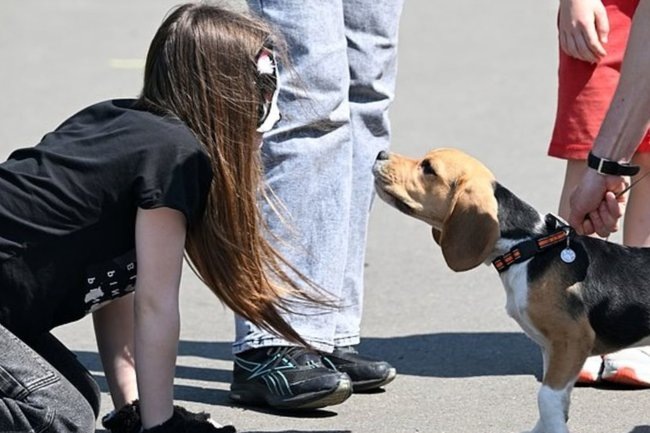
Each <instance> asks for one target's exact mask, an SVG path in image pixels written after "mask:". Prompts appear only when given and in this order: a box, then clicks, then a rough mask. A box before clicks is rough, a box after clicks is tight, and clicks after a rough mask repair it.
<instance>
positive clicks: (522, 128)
mask: <svg viewBox="0 0 650 433" xmlns="http://www.w3.org/2000/svg"><path fill="white" fill-rule="evenodd" d="M306 1H316V0H306ZM176 3H177V2H176V1H170V0H138V1H129V0H112V1H99V0H31V1H24V0H2V2H0V52H1V54H2V56H1V57H0V159H4V158H6V156H7V155H8V154H9V152H10V151H11V150H13V149H15V148H19V147H24V146H30V145H33V144H35V143H37V142H38V141H39V139H40V137H41V136H42V135H43V134H44V133H46V132H48V131H49V130H51V129H53V128H54V127H56V126H57V125H58V124H59V123H60V122H61V121H62V120H63V119H65V118H66V117H67V116H68V115H70V114H72V113H73V112H75V111H77V110H78V109H80V108H82V107H84V106H86V105H89V104H91V103H93V102H96V101H98V100H101V99H108V98H115V97H131V96H135V95H136V94H137V93H138V91H139V87H140V84H141V75H142V67H143V61H144V60H143V59H144V56H145V53H146V49H147V46H148V44H149V41H150V40H151V37H152V36H153V33H154V31H155V29H156V28H157V26H158V25H159V24H160V22H161V20H162V18H163V16H164V14H165V13H166V12H167V11H168V10H169V8H170V7H171V6H173V5H174V4H176ZM231 3H232V0H231ZM233 4H234V5H235V6H236V7H242V4H241V3H239V2H237V3H233ZM556 7H557V4H556V2H549V1H539V0H499V1H485V0H462V1H445V2H443V1H437V0H409V1H406V5H405V8H404V13H403V16H402V24H401V33H400V38H401V40H400V50H401V51H400V59H399V76H398V86H397V98H396V100H395V103H394V105H393V107H392V110H391V118H392V126H393V145H392V150H393V151H395V152H399V153H403V154H407V155H411V156H419V155H422V154H424V153H425V152H426V151H427V150H429V149H430V148H433V147H457V148H460V149H463V150H465V151H467V152H469V153H470V154H473V155H474V156H476V157H477V158H479V159H480V160H481V161H483V162H484V163H485V164H486V165H487V166H488V167H490V168H491V169H492V171H493V172H494V173H495V174H496V176H497V178H498V180H499V181H500V182H501V183H503V184H504V185H506V186H507V187H509V188H510V189H511V190H512V191H513V192H515V193H516V194H517V195H519V196H520V197H522V198H523V199H525V200H526V201H528V202H529V203H531V204H532V205H534V206H535V207H536V208H538V209H539V210H540V211H542V212H555V211H556V208H557V202H558V199H559V191H560V187H561V184H562V178H563V170H564V165H563V163H562V162H561V161H558V160H554V159H551V158H549V157H547V156H546V147H547V143H548V140H549V137H550V134H551V131H552V126H553V119H554V115H555V98H556V85H557V73H556V70H557V43H556V27H555V26H556ZM0 199H1V197H0ZM366 261H367V267H366V283H367V295H366V301H365V314H364V322H363V337H364V338H363V343H362V345H361V349H362V350H363V352H364V353H367V354H369V355H373V356H376V357H379V358H383V359H386V360H388V361H390V362H391V363H392V364H394V365H395V367H397V370H398V377H397V379H396V380H395V381H394V382H393V383H391V384H390V385H389V386H387V387H386V389H385V390H384V391H381V392H376V393H371V394H359V395H357V394H355V395H353V396H352V397H351V398H350V399H349V400H348V401H347V402H345V403H343V404H342V405H339V406H334V407H331V408H327V409H324V410H320V411H315V412H313V413H309V414H276V413H273V412H269V411H265V410H260V409H256V408H250V407H238V406H235V405H233V404H231V402H230V401H229V400H228V387H229V383H230V378H231V369H232V356H231V351H230V343H231V339H232V337H233V335H234V326H233V318H232V313H231V312H230V311H228V310H227V309H225V308H224V307H222V306H221V304H220V303H219V302H218V301H217V300H216V299H215V298H214V297H213V296H212V295H211V294H210V292H209V291H208V290H207V289H206V288H205V287H203V286H202V285H201V283H200V282H199V281H198V280H197V279H196V277H194V276H193V275H192V274H191V272H189V270H188V271H187V272H185V275H184V277H183V288H182V291H181V293H182V295H181V296H182V331H181V333H182V335H181V339H182V341H181V344H180V348H179V358H178V369H177V376H176V377H177V379H176V386H175V396H176V399H177V402H179V403H180V404H183V405H186V406H187V407H189V408H192V409H195V410H205V411H208V412H210V413H211V414H212V415H213V417H214V418H215V419H217V420H218V421H220V422H222V423H233V424H234V425H235V426H237V428H238V429H239V431H242V432H248V433H270V432H284V433H414V432H423V433H424V432H426V433H502V432H508V433H509V432H521V431H524V430H528V429H530V428H532V426H533V425H534V424H535V422H536V419H537V406H536V392H537V389H538V388H539V385H540V384H539V380H540V375H541V358H540V354H539V350H538V349H537V347H536V346H535V345H534V344H533V343H532V342H531V341H530V340H529V339H528V338H527V337H526V336H525V335H524V334H523V333H522V332H521V330H520V329H519V328H518V326H517V325H516V324H515V323H514V322H513V321H512V320H511V319H509V318H508V317H507V315H506V313H505V309H504V304H505V294H504V290H503V288H502V286H501V284H500V281H499V278H498V277H497V274H496V271H494V270H493V269H492V268H489V267H487V266H481V267H479V268H477V269H474V270H471V271H468V272H463V273H454V272H452V271H451V270H449V269H448V268H447V267H446V266H445V264H444V261H443V260H442V258H441V254H440V251H439V249H438V248H437V246H436V245H435V244H434V242H433V241H432V239H431V235H430V230H429V228H428V227H427V226H426V225H425V224H424V223H421V222H419V221H416V220H412V219H409V218H407V217H405V216H403V215H401V214H399V213H398V212H396V211H395V210H394V209H392V208H389V207H388V206H387V205H385V204H384V203H381V202H379V201H377V202H375V205H374V207H373V211H372V219H371V227H370V233H369V240H368V250H367V259H366ZM55 333H56V334H57V335H58V336H59V337H60V338H61V339H62V340H63V341H64V342H65V343H66V344H67V345H68V346H69V347H71V348H72V349H73V350H74V351H75V352H76V353H77V354H78V356H79V357H80V359H81V360H82V362H83V363H84V364H85V365H86V366H87V367H88V368H89V369H90V370H91V371H92V372H93V374H94V375H95V376H96V378H97V380H98V382H99V384H100V386H101V388H102V390H103V400H102V412H107V411H108V410H110V409H112V405H111V403H110V397H109V396H108V394H107V387H106V382H105V379H104V376H103V373H102V371H101V365H100V362H99V357H98V354H97V349H96V346H95V341H94V337H93V333H92V326H91V321H90V320H89V318H86V319H84V320H82V321H80V322H77V323H74V324H71V325H66V326H63V327H61V328H59V329H57V330H56V332H55ZM649 407H650V391H647V390H622V389H611V388H607V389H606V388H599V389H595V388H578V389H576V390H575V391H574V393H573V399H572V407H571V417H570V421H569V426H570V428H571V431H572V432H582V433H650V410H649V409H648V408H649ZM100 431H101V430H100Z"/></svg>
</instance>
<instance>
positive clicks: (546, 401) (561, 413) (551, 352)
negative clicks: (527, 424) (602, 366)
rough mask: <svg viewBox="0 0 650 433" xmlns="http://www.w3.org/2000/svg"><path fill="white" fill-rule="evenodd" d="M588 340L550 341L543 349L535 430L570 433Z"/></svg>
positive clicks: (534, 431)
mask: <svg viewBox="0 0 650 433" xmlns="http://www.w3.org/2000/svg"><path fill="white" fill-rule="evenodd" d="M589 347H590V346H589V343H588V340H585V339H573V338H568V339H567V338H565V339H562V340H551V341H550V343H549V344H548V347H547V348H544V349H543V352H544V360H545V363H544V364H545V371H544V379H543V381H542V387H541V388H540V390H539V393H538V395H537V406H538V408H539V421H538V422H537V425H536V426H535V428H534V429H533V431H532V433H569V429H568V427H567V425H566V422H567V420H568V419H569V405H570V402H571V391H572V390H573V385H574V383H575V379H576V377H577V376H578V373H579V371H580V368H581V367H582V365H583V364H584V362H585V359H586V358H587V355H588V354H589V351H590V349H589Z"/></svg>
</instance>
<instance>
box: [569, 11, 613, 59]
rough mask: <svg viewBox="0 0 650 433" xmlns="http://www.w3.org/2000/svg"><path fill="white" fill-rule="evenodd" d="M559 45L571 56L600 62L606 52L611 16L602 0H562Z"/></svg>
mask: <svg viewBox="0 0 650 433" xmlns="http://www.w3.org/2000/svg"><path fill="white" fill-rule="evenodd" d="M558 32H559V39H560V48H561V49H562V51H564V52H565V53H567V54H568V55H569V56H571V57H575V58H576V59H579V60H584V61H585V62H590V63H597V62H598V61H599V60H600V59H602V58H603V57H604V56H605V54H607V52H606V51H605V48H604V47H603V44H605V43H607V35H608V34H609V20H608V18H607V11H606V10H605V6H603V4H602V2H601V1H600V0H560V11H559V18H558Z"/></svg>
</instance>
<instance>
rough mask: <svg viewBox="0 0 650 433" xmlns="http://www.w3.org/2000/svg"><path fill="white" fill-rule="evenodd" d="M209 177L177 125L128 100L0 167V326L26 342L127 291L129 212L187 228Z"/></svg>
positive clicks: (103, 106)
mask: <svg viewBox="0 0 650 433" xmlns="http://www.w3.org/2000/svg"><path fill="white" fill-rule="evenodd" d="M211 180H212V172H211V168H210V162H209V158H208V156H207V154H206V153H205V151H204V150H203V149H202V147H201V144H200V143H199V141H198V140H197V139H196V138H195V136H194V135H193V133H192V132H191V131H190V129H189V128H188V127H187V126H186V125H185V124H184V123H183V122H181V121H180V120H178V119H176V118H173V117H169V116H161V115H158V114H154V113H151V112H148V111H145V110H142V109H139V108H137V107H136V105H135V100H131V99H128V100H126V99H125V100H114V101H106V102H101V103H98V104H95V105H92V106H90V107H88V108H86V109H84V110H82V111H80V112H79V113H77V114H75V115H74V116H72V117H71V118H70V119H68V120H66V121H65V122H64V123H63V124H61V125H60V126H59V127H58V128H57V129H56V130H55V131H53V132H51V133H49V134H47V135H45V137H43V139H42V141H41V142H40V143H39V144H38V145H36V146H34V147H31V148H26V149H20V150H17V151H15V152H13V153H12V154H11V155H10V156H9V159H8V160H7V161H6V162H4V163H2V164H0V323H2V324H3V325H4V326H6V327H7V328H8V329H10V330H12V331H13V332H14V333H16V334H17V335H19V336H23V337H28V336H32V335H37V334H39V333H41V332H44V331H48V330H50V329H52V328H53V327H55V326H58V325H61V324H64V323H68V322H72V321H74V320H78V319H80V318H81V317H83V316H84V315H85V314H87V313H89V312H91V311H93V310H94V309H96V308H98V307H99V306H100V305H103V304H104V303H106V302H108V301H110V300H112V299H115V298H117V297H119V296H122V295H124V294H126V293H128V292H130V291H132V290H133V288H134V283H135V275H136V263H135V251H134V248H135V215H136V212H137V209H138V207H140V208H144V209H152V208H158V207H170V208H173V209H177V210H179V211H181V212H183V213H184V214H185V217H186V219H187V221H188V223H189V224H191V223H192V221H193V220H194V219H195V218H196V217H198V216H200V214H201V213H202V212H203V209H204V206H205V201H206V197H207V194H208V190H209V188H210V182H211Z"/></svg>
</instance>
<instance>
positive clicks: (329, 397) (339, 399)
mask: <svg viewBox="0 0 650 433" xmlns="http://www.w3.org/2000/svg"><path fill="white" fill-rule="evenodd" d="M351 395H352V382H351V381H350V380H349V379H341V380H340V381H339V384H338V386H337V387H336V388H334V389H331V390H325V391H321V392H315V393H309V394H302V395H298V396H296V397H293V398H280V397H278V398H268V399H267V398H260V397H259V396H258V395H255V394H251V393H250V392H246V390H232V389H231V391H230V399H231V400H233V401H235V402H238V403H245V404H250V405H264V406H269V407H272V408H274V409H282V410H306V409H320V408H322V407H326V406H334V405H337V404H341V403H343V402H344V401H345V400H347V399H348V398H349V397H350V396H351Z"/></svg>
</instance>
